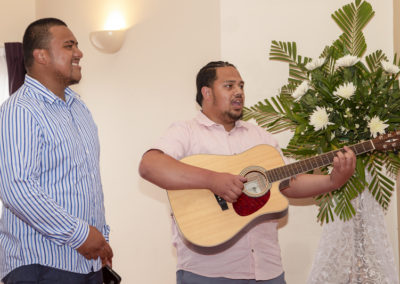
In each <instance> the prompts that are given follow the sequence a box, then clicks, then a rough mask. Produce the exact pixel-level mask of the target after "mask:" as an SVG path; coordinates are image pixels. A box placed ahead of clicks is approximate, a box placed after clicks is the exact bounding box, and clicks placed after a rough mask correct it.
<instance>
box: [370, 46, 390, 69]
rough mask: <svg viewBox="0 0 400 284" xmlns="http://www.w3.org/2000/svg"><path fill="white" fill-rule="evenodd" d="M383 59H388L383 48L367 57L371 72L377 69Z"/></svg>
mask: <svg viewBox="0 0 400 284" xmlns="http://www.w3.org/2000/svg"><path fill="white" fill-rule="evenodd" d="M382 60H386V61H387V60H388V59H387V57H386V55H385V54H384V53H383V51H382V50H377V51H375V52H374V53H372V54H370V55H367V56H366V57H365V61H366V62H367V65H368V68H369V70H370V71H371V72H375V71H377V69H378V68H379V67H380V63H381V61H382Z"/></svg>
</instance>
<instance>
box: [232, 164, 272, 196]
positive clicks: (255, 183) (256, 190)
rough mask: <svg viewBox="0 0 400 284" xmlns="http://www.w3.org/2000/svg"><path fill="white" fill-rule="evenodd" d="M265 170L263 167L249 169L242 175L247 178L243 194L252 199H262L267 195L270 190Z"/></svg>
mask: <svg viewBox="0 0 400 284" xmlns="http://www.w3.org/2000/svg"><path fill="white" fill-rule="evenodd" d="M264 172H265V170H264V169H263V168H261V167H255V166H254V167H248V168H246V169H244V170H243V171H242V172H241V173H240V174H241V175H242V176H244V177H245V178H247V182H246V183H245V184H244V189H243V193H244V194H246V195H247V196H250V197H260V196H262V195H265V194H266V193H267V192H268V190H269V189H270V187H271V186H270V184H269V183H268V180H267V177H266V175H265V174H264Z"/></svg>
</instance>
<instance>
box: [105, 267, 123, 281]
mask: <svg viewBox="0 0 400 284" xmlns="http://www.w3.org/2000/svg"><path fill="white" fill-rule="evenodd" d="M102 272H103V283H104V284H119V283H121V276H119V275H118V273H117V272H115V271H114V270H113V269H112V268H111V267H109V266H108V265H106V266H104V267H103V268H102Z"/></svg>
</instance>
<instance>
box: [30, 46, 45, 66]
mask: <svg viewBox="0 0 400 284" xmlns="http://www.w3.org/2000/svg"><path fill="white" fill-rule="evenodd" d="M33 58H34V59H35V62H37V63H39V64H46V63H47V54H46V50H45V49H34V50H33Z"/></svg>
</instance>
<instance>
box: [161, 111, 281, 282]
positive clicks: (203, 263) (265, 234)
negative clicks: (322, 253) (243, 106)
mask: <svg viewBox="0 0 400 284" xmlns="http://www.w3.org/2000/svg"><path fill="white" fill-rule="evenodd" d="M259 144H269V145H272V146H274V147H276V148H277V149H279V146H278V143H277V141H276V140H275V139H274V138H273V137H272V135H271V134H270V133H268V132H266V131H265V130H264V129H262V128H261V127H259V126H256V125H253V124H251V123H248V122H244V121H237V122H236V125H235V127H234V128H233V129H232V130H231V131H230V132H227V131H226V130H225V128H224V127H223V126H222V125H219V124H216V123H215V122H213V121H211V120H210V119H208V118H207V117H206V116H205V115H204V114H203V113H201V112H200V113H199V114H198V115H197V117H196V118H194V119H192V120H190V121H185V122H176V123H174V124H172V125H171V127H170V128H169V129H168V130H167V132H166V133H165V134H164V135H163V136H162V137H161V138H160V140H159V141H158V143H157V144H156V145H155V147H153V149H159V150H161V151H163V152H164V153H165V154H168V155H170V156H172V157H174V158H175V159H178V160H180V159H182V158H184V157H186V156H189V155H194V154H218V155H233V154H239V153H241V152H244V151H246V150H248V149H250V148H252V147H254V146H256V145H259ZM173 241H174V245H175V247H176V249H177V255H178V263H177V269H178V270H179V269H183V270H187V271H190V272H193V273H196V274H200V275H203V276H208V277H226V278H232V279H256V280H268V279H272V278H275V277H277V276H279V275H280V274H282V272H283V269H282V264H281V255H280V248H279V244H278V232H277V223H276V222H274V221H269V222H264V223H261V224H259V225H257V226H255V227H253V228H252V229H251V230H250V231H249V232H248V233H246V234H245V235H244V236H243V237H242V238H240V239H239V240H238V241H237V242H236V243H235V244H234V245H233V246H231V247H230V248H229V249H227V250H225V251H223V252H221V253H217V254H212V255H205V254H200V253H197V252H194V251H193V250H191V249H189V248H188V247H187V246H186V245H185V243H184V242H183V240H182V238H181V236H180V235H179V233H178V230H177V228H176V225H175V222H173Z"/></svg>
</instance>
